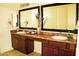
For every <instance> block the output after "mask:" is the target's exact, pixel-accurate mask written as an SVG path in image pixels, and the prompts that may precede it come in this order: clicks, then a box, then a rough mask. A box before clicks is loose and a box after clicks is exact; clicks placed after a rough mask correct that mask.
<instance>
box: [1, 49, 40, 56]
mask: <svg viewBox="0 0 79 59" xmlns="http://www.w3.org/2000/svg"><path fill="white" fill-rule="evenodd" d="M0 56H41V54H39V53H36V52H32V53H30V54H24V53H21V52H19V51H17V50H11V51H8V52H5V53H2V54H0Z"/></svg>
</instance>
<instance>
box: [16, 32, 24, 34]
mask: <svg viewBox="0 0 79 59" xmlns="http://www.w3.org/2000/svg"><path fill="white" fill-rule="evenodd" d="M17 34H25V32H17Z"/></svg>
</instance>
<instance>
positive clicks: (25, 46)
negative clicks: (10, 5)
mask: <svg viewBox="0 0 79 59" xmlns="http://www.w3.org/2000/svg"><path fill="white" fill-rule="evenodd" d="M11 36H12V46H13V48H14V49H16V50H18V51H21V52H23V53H25V54H28V53H31V52H33V50H34V40H31V39H30V38H28V37H25V36H22V35H18V34H11Z"/></svg>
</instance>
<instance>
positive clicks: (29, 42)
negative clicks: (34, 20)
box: [26, 38, 34, 53]
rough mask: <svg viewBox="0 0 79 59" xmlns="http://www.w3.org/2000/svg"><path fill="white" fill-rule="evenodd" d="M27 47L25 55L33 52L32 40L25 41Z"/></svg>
mask: <svg viewBox="0 0 79 59" xmlns="http://www.w3.org/2000/svg"><path fill="white" fill-rule="evenodd" d="M27 43H28V46H27V47H26V48H27V53H31V52H33V50H34V40H32V38H28V40H27Z"/></svg>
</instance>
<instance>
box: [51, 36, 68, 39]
mask: <svg viewBox="0 0 79 59" xmlns="http://www.w3.org/2000/svg"><path fill="white" fill-rule="evenodd" d="M52 38H53V39H56V40H66V39H67V37H66V36H52Z"/></svg>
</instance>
